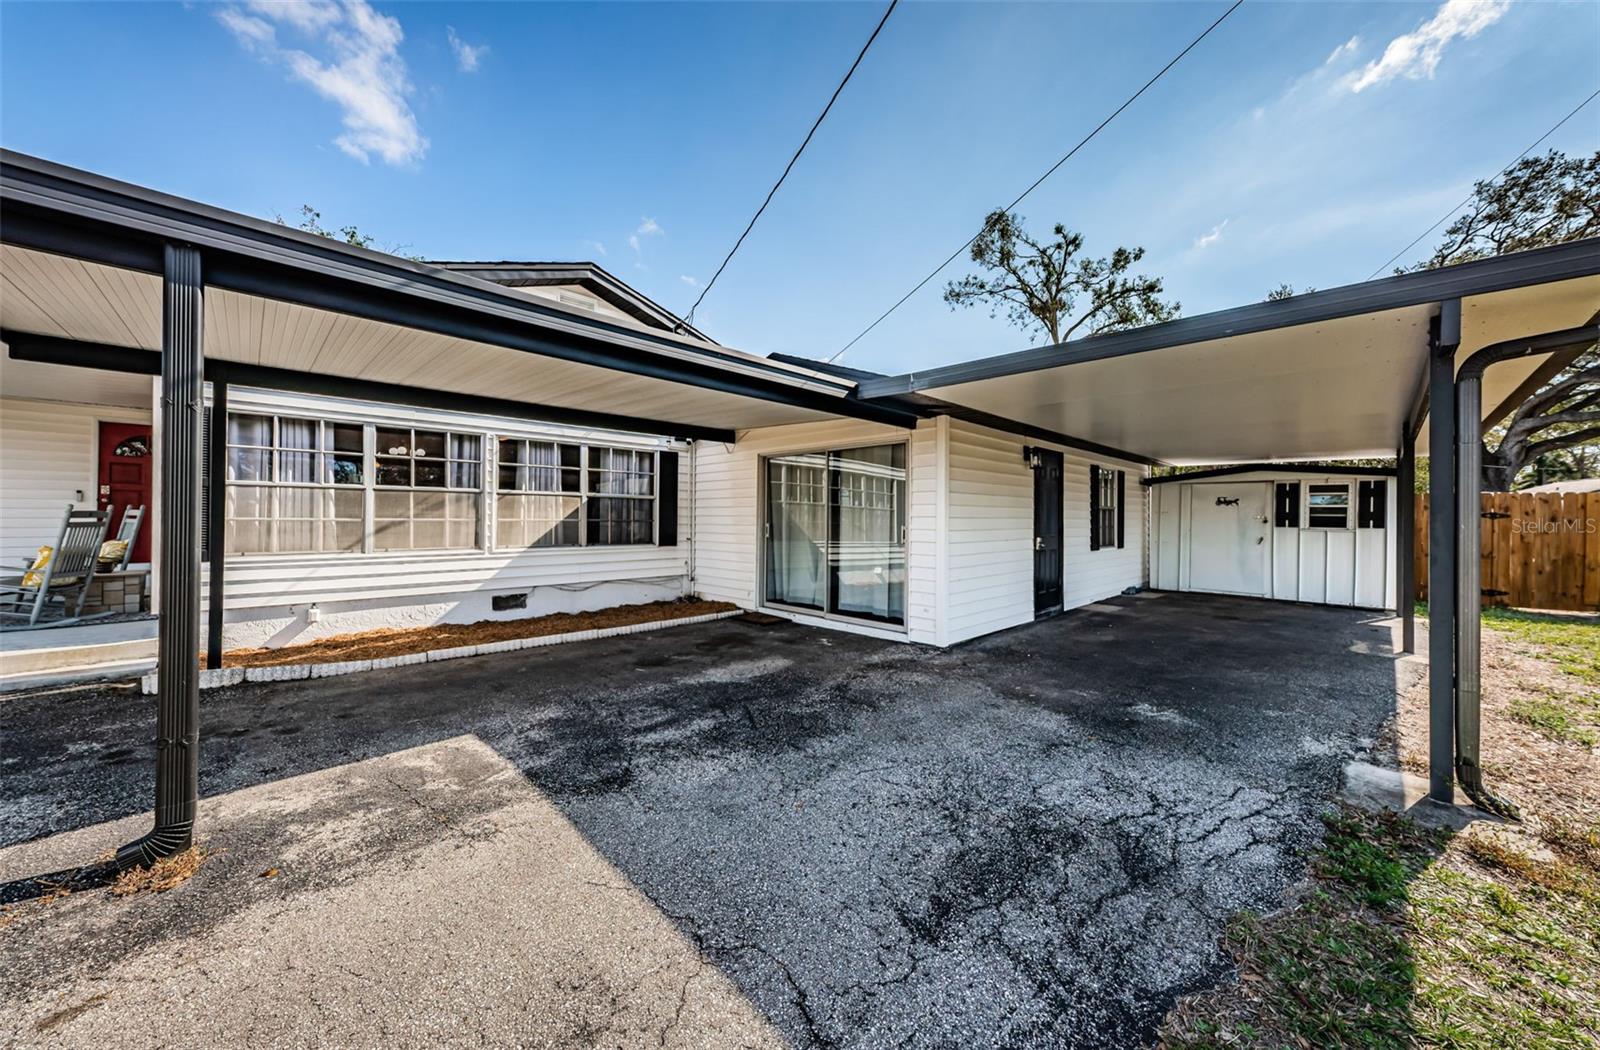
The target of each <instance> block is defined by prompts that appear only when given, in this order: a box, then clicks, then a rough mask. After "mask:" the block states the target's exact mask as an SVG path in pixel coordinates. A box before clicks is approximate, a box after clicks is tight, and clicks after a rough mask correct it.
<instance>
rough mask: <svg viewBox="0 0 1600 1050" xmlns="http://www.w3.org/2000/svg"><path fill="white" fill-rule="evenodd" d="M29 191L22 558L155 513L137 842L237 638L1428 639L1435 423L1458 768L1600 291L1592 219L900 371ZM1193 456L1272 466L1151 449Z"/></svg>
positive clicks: (289, 237)
mask: <svg viewBox="0 0 1600 1050" xmlns="http://www.w3.org/2000/svg"><path fill="white" fill-rule="evenodd" d="M0 206H3V209H4V211H3V218H0V277H3V280H4V287H3V296H0V341H3V343H4V344H5V354H4V357H3V358H0V554H4V555H5V556H6V557H8V558H10V559H18V558H21V557H25V556H27V555H29V554H30V553H32V551H33V550H34V548H36V547H37V546H38V545H40V544H43V543H49V542H51V541H52V539H53V538H54V537H53V534H52V527H53V523H54V522H55V521H59V520H60V515H61V514H62V513H63V512H64V511H65V509H66V507H67V506H68V505H69V504H71V505H80V506H90V505H98V504H101V503H102V502H106V503H111V504H113V505H116V504H120V503H126V502H129V501H130V500H134V499H139V500H146V501H147V503H148V506H149V507H150V508H151V511H152V515H151V519H150V523H149V524H150V527H149V529H148V530H147V532H146V536H147V537H148V539H149V540H150V543H149V545H148V546H149V549H148V551H136V553H135V556H136V557H142V558H148V560H149V563H150V564H151V566H152V574H151V575H152V579H153V580H154V582H155V584H156V588H155V593H154V594H153V595H152V608H153V609H154V610H156V611H157V612H158V613H159V615H160V634H159V657H158V658H159V661H160V686H159V695H158V698H157V705H158V732H157V736H158V745H159V751H158V761H157V781H156V783H157V793H156V800H157V801H156V827H155V830H154V831H153V832H152V833H151V835H150V836H147V837H146V838H145V839H142V840H140V841H139V842H137V843H133V844H130V846H129V847H127V848H126V849H125V850H124V851H123V853H121V854H119V858H122V859H128V858H132V857H135V856H139V857H143V858H144V859H146V860H148V859H149V858H151V857H154V856H159V855H164V854H165V853H168V852H171V851H172V850H173V849H174V848H182V845H185V844H187V842H188V839H189V834H190V828H191V826H192V820H193V816H194V805H195V788H194V784H195V780H194V776H195V764H194V763H195V747H194V746H193V744H194V742H195V741H196V740H197V739H198V738H197V735H196V734H197V725H198V718H199V714H198V711H199V709H198V700H197V696H198V694H197V683H198V673H199V672H198V667H197V661H196V656H195V654H196V651H197V649H198V648H199V646H200V642H201V640H202V637H204V638H205V641H206V643H207V648H208V649H209V650H210V651H211V652H212V653H214V654H215V653H220V650H221V649H222V647H223V645H224V636H226V642H227V643H228V644H259V643H265V644H282V643H286V642H289V641H295V640H303V639H306V638H310V637H315V636H317V635H319V634H326V633H333V632H339V631H346V630H350V629H352V628H360V627H370V626H374V625H380V624H412V623H430V622H438V621H451V620H453V621H459V620H476V619H481V618H486V617H497V616H499V617H512V616H529V615H536V614H538V613H540V612H546V611H550V610H554V609H567V610H578V609H592V608H597V607H601V606H608V605H615V604H618V603H622V602H632V601H638V600H642V599H649V598H657V597H663V596H672V595H683V594H696V595H702V596H704V597H707V598H715V599H725V600H727V601H730V602H733V603H736V604H737V605H739V606H741V607H744V608H748V609H762V610H766V611H769V612H772V613H774V614H777V615H780V616H787V617H791V618H793V619H796V620H801V621H804V622H808V623H815V624H817V625H819V626H822V627H826V628H830V629H838V630H847V631H856V632H866V633H870V634H874V635H878V636H882V637H884V638H889V639H897V640H905V641H910V642H922V643H929V644H934V645H952V644H956V643H959V642H962V641H965V640H967V639H971V638H975V637H978V636H981V635H984V634H987V633H989V632H993V631H997V630H1002V629H1004V628H1007V627H1012V626H1015V625H1018V624H1022V623H1026V622H1028V621H1030V620H1032V619H1034V618H1035V617H1038V616H1049V615H1051V614H1053V613H1056V612H1058V611H1060V610H1062V609H1071V608H1074V607H1077V606H1081V605H1084V604H1086V603H1090V602H1094V601H1096V600H1098V599H1102V598H1105V597H1108V596H1111V595H1115V594H1117V593H1119V592H1121V591H1123V590H1125V589H1127V588H1137V587H1144V586H1151V585H1153V586H1156V587H1165V588H1174V589H1179V590H1194V591H1214V592H1223V593H1236V594H1248V595H1255V596H1258V597H1262V598H1268V599H1287V600H1294V601H1314V602H1332V603H1339V604H1354V605H1372V606H1375V607H1395V608H1398V610H1399V612H1400V614H1401V616H1402V618H1403V620H1404V647H1405V648H1406V649H1407V650H1409V649H1410V648H1411V647H1412V625H1411V610H1412V601H1411V585H1410V581H1411V578H1412V566H1411V559H1412V554H1411V552H1412V549H1413V543H1412V540H1413V532H1414V521H1413V520H1412V515H1411V513H1410V507H1411V501H1410V500H1409V499H1408V498H1401V497H1400V495H1399V494H1401V493H1405V494H1409V492H1410V491H1411V487H1412V476H1413V475H1412V471H1413V467H1414V463H1415V457H1416V455H1417V453H1418V452H1419V451H1421V452H1425V454H1427V455H1428V457H1429V460H1430V466H1431V470H1430V483H1431V485H1432V490H1433V493H1434V501H1433V505H1432V509H1431V518H1430V528H1431V529H1432V530H1434V534H1433V537H1432V542H1431V543H1430V545H1429V557H1430V563H1429V571H1430V593H1431V594H1432V596H1433V608H1432V612H1431V615H1430V620H1431V622H1432V623H1433V624H1434V626H1435V628H1436V630H1435V632H1434V634H1433V636H1432V637H1431V638H1430V651H1431V656H1430V672H1431V681H1432V687H1431V688H1432V708H1433V717H1434V724H1433V732H1432V737H1433V750H1432V753H1431V755H1430V765H1431V772H1432V774H1433V781H1432V790H1433V792H1434V793H1435V795H1436V797H1440V798H1447V797H1449V795H1448V792H1449V790H1450V783H1451V776H1452V749H1451V747H1452V740H1451V736H1452V734H1451V718H1452V711H1453V710H1455V698H1456V696H1457V695H1458V692H1459V695H1460V697H1461V698H1462V706H1463V709H1466V710H1470V711H1471V712H1472V713H1473V714H1474V715H1475V706H1473V705H1475V702H1476V698H1475V694H1474V693H1471V690H1470V689H1469V686H1473V684H1474V683H1475V681H1476V679H1475V670H1476V635H1475V633H1471V630H1475V627H1476V618H1475V617H1462V618H1460V622H1459V623H1458V622H1457V617H1456V616H1455V614H1454V608H1453V605H1452V601H1453V599H1454V592H1455V590H1456V585H1457V583H1458V576H1457V573H1456V560H1455V559H1456V553H1457V551H1458V550H1459V552H1460V556H1461V558H1462V559H1463V562H1462V564H1463V565H1465V566H1468V567H1470V566H1471V565H1474V564H1475V563H1476V553H1475V537H1476V535H1477V530H1475V529H1470V528H1469V529H1462V530H1460V533H1459V535H1457V530H1456V515H1457V511H1456V505H1457V497H1459V503H1460V505H1461V506H1463V507H1466V508H1468V510H1467V511H1466V513H1471V512H1472V511H1473V510H1475V508H1476V507H1477V501H1476V492H1475V491H1474V489H1475V487H1476V474H1475V473H1472V472H1471V469H1470V468H1471V463H1472V458H1471V456H1470V454H1469V453H1470V452H1471V450H1472V449H1474V448H1476V441H1477V430H1478V428H1479V427H1480V426H1482V425H1487V424H1491V423H1493V422H1494V421H1496V420H1498V419H1501V418H1503V417H1504V416H1505V415H1506V414H1507V413H1508V412H1509V411H1510V410H1511V408H1512V407H1514V406H1515V405H1516V404H1518V403H1520V401H1521V400H1522V399H1524V398H1525V397H1526V396H1527V394H1528V393H1529V392H1530V391H1531V390H1532V389H1534V388H1536V387H1537V385H1538V384H1539V383H1540V382H1542V381H1543V379H1544V378H1545V377H1547V376H1548V375H1550V374H1552V373H1553V371H1554V370H1556V369H1559V368H1560V367H1562V366H1563V365H1564V364H1565V363H1566V362H1567V361H1570V360H1571V359H1572V357H1573V356H1574V355H1575V354H1576V353H1578V352H1580V351H1581V350H1582V349H1583V348H1584V347H1586V346H1588V345H1592V344H1593V342H1594V339H1595V336H1596V328H1595V325H1596V321H1597V320H1600V239H1592V240H1587V241H1577V242H1572V243H1569V244H1563V245H1559V246H1554V247H1550V248H1544V249H1539V250H1535V251H1528V252H1522V253H1517V254H1514V255H1507V256H1501V257H1497V258H1491V259H1483V260H1477V261H1474V262H1470V263H1464V264H1461V265H1458V266H1452V267H1447V268H1443V269H1439V270H1433V271H1424V272H1418V273H1411V274H1405V275H1401V276H1395V277H1388V278H1384V279H1382V280H1377V281H1370V282H1366V283H1363V284H1356V285H1349V286H1346V287H1341V288H1332V289H1327V290H1325V291H1318V292H1313V293H1308V294H1305V295H1299V296H1295V297H1293V298H1290V299H1287V300H1282V301H1275V302H1258V303H1253V304H1251V305H1247V306H1241V307H1238V308H1236V309H1232V310H1224V311H1219V312H1216V313H1212V314H1204V315H1199V316H1195V317H1190V318H1184V319H1180V320H1177V321H1172V322H1168V323H1165V324H1160V325H1153V326H1150V327H1147V328H1141V329H1135V330H1132V331H1126V332H1117V333H1112V334H1106V335H1098V336H1091V337H1087V338H1084V339H1079V340H1075V341H1073V342H1069V343H1065V344H1061V345H1059V346H1044V347H1037V348H1033V349H1029V350H1023V351H1020V352H1017V353H1012V354H1004V355H1001V356H998V357H987V358H978V359H975V360H971V361H965V362H961V363H958V364H954V365H948V366H943V367H938V368H932V369H928V370H925V371H918V372H914V373H910V374H907V375H901V376H879V375H874V374H871V373H866V372H860V371H857V370H853V369H849V368H837V367H834V366H830V365H826V364H823V363H821V362H817V361H808V360H805V359H801V358H793V357H782V356H773V357H761V356H757V355H753V354H748V353H744V352H741V351H738V350H734V349H731V348H728V347H724V346H720V345H718V344H717V343H715V342H713V341H711V340H710V339H708V338H707V337H706V336H705V335H703V334H702V333H699V332H697V331H694V330H693V329H690V328H688V327H687V326H685V325H684V324H683V323H682V322H680V321H679V320H678V319H677V318H675V317H673V316H672V314H671V313H670V312H668V311H666V310H664V309H663V308H661V307H660V306H658V305H656V304H654V303H651V302H650V301H649V300H648V299H646V298H644V297H643V296H640V295H639V294H638V293H636V292H634V291H632V290H631V289H628V288H627V287H626V286H625V285H623V284H622V283H621V282H619V281H617V280H616V279H615V278H614V277H612V276H611V275H609V274H606V273H605V272H604V271H602V270H600V269H599V268H597V267H593V266H590V265H587V264H552V263H515V262H509V263H503V262H476V263H417V262H412V261H410V260H405V259H399V258H395V257H392V256H387V255H383V254H380V253H376V252H371V251H367V250H365V249H361V248H355V247H351V246H349V245H344V244H340V243H336V242H333V241H331V240H329V239H327V238H323V237H318V236H314V235H311V234H307V233H304V232H301V231H298V230H292V229H288V228H285V227H283V226H281V225H277V224H273V223H269V222H263V221H260V220H256V219H251V218H248V217H246V216H241V215H238V214H235V213H231V212H226V211H222V210H220V209H216V208H211V207H208V206H206V205H202V204H197V203H195V202H193V201H188V200H184V199H181V198H177V197H173V196H170V195H167V194H162V193H159V192H156V191H153V190H148V189H145V188H142V187H138V186H132V185H129V184H127V183H122V182H117V181H115V180H111V179H106V178H103V177H101V176H98V175H94V174H92V173H89V172H84V171H80V170H76V169H72V168H67V167H63V166H61V165H57V164H53V163H50V162H48V161H43V160H39V159H37V158H32V157H27V156H23V155H20V154H16V153H11V152H6V153H4V154H3V156H0ZM1490 362H1492V363H1493V367H1492V368H1491V369H1489V370H1488V371H1487V372H1486V373H1485V372H1484V371H1483V368H1484V367H1485V366H1486V364H1487V363H1490ZM1458 369H1459V370H1461V372H1460V374H1461V376H1463V377H1464V378H1461V379H1460V380H1459V382H1458ZM1480 376H1481V379H1480V378H1479V377H1480ZM1446 405H1447V406H1451V408H1450V410H1447V411H1432V410H1431V409H1432V408H1433V407H1435V406H1446ZM208 419H209V425H208V423H207V420H208ZM224 420H225V421H226V425H224ZM1458 422H1459V424H1460V425H1459V427H1458ZM142 428H148V430H147V431H146V430H145V429H142ZM1425 428H1426V429H1425ZM1458 449H1460V450H1461V455H1460V456H1459V457H1458V456H1457V450H1458ZM1389 456H1393V457H1395V458H1396V460H1397V463H1398V468H1397V470H1396V472H1395V477H1394V478H1393V479H1392V480H1391V478H1390V477H1389V476H1387V475H1384V474H1374V473H1371V472H1358V473H1356V474H1355V475H1347V474H1344V473H1341V472H1338V471H1336V470H1327V469H1326V468H1319V471H1318V472H1314V473H1310V474H1306V473H1300V472H1295V471H1292V470H1290V469H1288V468H1285V467H1281V466H1275V465H1273V464H1274V463H1283V462H1288V461H1324V460H1337V459H1349V458H1357V457H1362V458H1367V457H1389ZM1458 459H1459V460H1460V462H1461V463H1462V464H1464V466H1463V467H1462V472H1461V473H1460V475H1459V478H1460V482H1459V484H1457V485H1456V487H1455V488H1452V484H1453V483H1455V482H1456V481H1457V478H1458V472H1457V461H1458ZM1197 464H1265V466H1257V467H1255V468H1253V469H1251V470H1250V471H1248V472H1244V471H1233V472H1230V473H1227V474H1213V475H1211V476H1202V475H1200V474H1189V475H1186V476H1181V477H1179V478H1176V479H1172V480H1168V479H1165V478H1163V479H1159V480H1158V479H1154V478H1151V477H1150V476H1149V475H1150V468H1152V467H1156V466H1161V465H1197ZM1146 481H1149V482H1151V483H1150V484H1148V485H1147V484H1145V482H1146ZM1458 490H1459V491H1458ZM1151 497H1153V499H1152V498H1151ZM1147 503H1150V504H1153V509H1152V510H1149V511H1147ZM1460 578H1461V579H1467V580H1470V579H1471V574H1470V571H1469V572H1464V573H1462V574H1461V575H1460ZM1475 597H1476V595H1475V592H1473V593H1466V594H1463V595H1461V596H1460V598H1461V601H1462V603H1463V606H1464V607H1466V608H1469V609H1471V608H1475V605H1473V604H1471V601H1470V600H1471V599H1475ZM1440 624H1456V626H1457V633H1456V637H1455V638H1452V637H1451V633H1452V632H1450V631H1447V630H1443V629H1438V628H1439V625H1440ZM203 628H204V629H203ZM13 637H14V636H13ZM4 641H5V636H0V644H3V643H4ZM1458 671H1459V675H1458ZM1458 682H1462V683H1466V684H1464V685H1460V687H1459V690H1458ZM1475 728H1476V722H1475V720H1466V721H1462V722H1460V723H1459V724H1458V731H1457V736H1458V739H1459V740H1464V741H1467V742H1466V743H1463V744H1461V745H1460V749H1459V753H1457V754H1456V755H1455V758H1454V761H1455V763H1456V768H1457V770H1458V771H1462V770H1471V769H1475V768H1476V736H1475ZM1469 738H1470V739H1469ZM1463 780H1464V782H1467V783H1469V784H1470V783H1472V779H1471V778H1470V777H1469V776H1467V775H1466V774H1465V773H1463Z"/></svg>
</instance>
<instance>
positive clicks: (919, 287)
mask: <svg viewBox="0 0 1600 1050" xmlns="http://www.w3.org/2000/svg"><path fill="white" fill-rule="evenodd" d="M1242 3H1244V0H1234V2H1233V5H1232V6H1231V7H1229V8H1228V9H1227V10H1226V11H1224V12H1222V15H1221V17H1219V18H1218V19H1217V20H1216V21H1215V22H1212V23H1211V24H1210V25H1209V26H1206V29H1205V32H1203V33H1201V34H1200V35H1199V36H1197V37H1195V38H1194V39H1193V40H1191V41H1189V46H1188V47H1186V48H1184V49H1183V50H1182V51H1179V52H1178V53H1177V54H1176V55H1175V56H1173V58H1172V60H1171V61H1170V62H1168V63H1167V64H1166V65H1164V66H1162V67H1161V70H1160V71H1159V72H1158V73H1156V75H1155V76H1153V77H1151V78H1150V79H1149V80H1147V81H1145V82H1144V86H1143V87H1141V88H1140V89H1139V90H1138V91H1135V92H1134V93H1133V94H1131V95H1129V96H1128V98H1127V101H1125V102H1123V103H1122V105H1120V106H1118V107H1117V108H1116V109H1115V110H1113V111H1112V112H1111V115H1110V116H1108V117H1106V119H1104V120H1102V121H1101V122H1100V123H1099V124H1096V125H1095V127H1094V130H1093V131H1091V132H1089V134H1087V135H1085V136H1084V137H1083V138H1082V139H1080V140H1079V142H1078V144H1077V145H1076V146H1073V147H1072V148H1071V149H1069V150H1067V152H1066V154H1065V155H1063V156H1062V158H1061V159H1060V160H1058V161H1056V162H1055V163H1054V164H1052V165H1050V167H1049V168H1048V169H1046V171H1045V173H1044V174H1043V175H1040V176H1039V177H1038V178H1037V179H1034V180H1033V184H1032V185H1031V186H1029V187H1028V188H1027V189H1025V190H1023V191H1022V193H1020V194H1019V195H1018V196H1017V199H1016V200H1014V201H1012V202H1011V203H1010V204H1008V205H1006V206H1005V208H1004V209H1003V210H1004V211H1010V210H1011V209H1012V208H1015V207H1016V206H1017V205H1019V204H1021V203H1022V201H1023V199H1024V198H1026V197H1027V196H1028V194H1030V193H1032V192H1033V191H1034V190H1036V189H1038V188H1039V185H1040V184H1041V183H1043V182H1044V180H1045V179H1048V178H1049V177H1050V176H1052V175H1054V174H1055V173H1056V169H1057V168H1059V167H1061V165H1063V164H1065V163H1066V162H1067V161H1069V160H1071V159H1072V156H1073V154H1075V153H1077V152H1078V151H1079V150H1080V149H1082V148H1083V147H1084V146H1087V145H1088V144H1089V141H1090V140H1091V139H1093V138H1094V137H1095V136H1096V135H1098V134H1100V132H1101V131H1102V130H1103V129H1104V128H1105V126H1106V125H1107V124H1110V123H1111V122H1112V121H1113V120H1116V119H1117V117H1119V116H1120V115H1121V114H1122V111H1123V110H1125V109H1127V108H1128V107H1129V106H1131V105H1133V104H1134V103H1135V102H1137V101H1138V100H1139V96H1141V95H1143V94H1144V93H1145V92H1146V91H1149V90H1150V88H1152V87H1153V86H1155V82H1156V81H1158V80H1160V79H1161V78H1162V77H1164V76H1166V75H1167V71H1168V70H1170V69H1171V68H1172V67H1173V66H1175V65H1177V64H1178V63H1179V62H1181V61H1182V60H1183V56H1185V55H1187V54H1188V53H1189V52H1190V51H1193V50H1194V49H1195V47H1196V46H1197V45H1198V44H1199V43H1200V41H1202V40H1204V39H1205V38H1206V37H1208V36H1210V35H1211V31H1212V30H1213V29H1215V28H1217V27H1218V26H1220V25H1221V24H1222V23H1223V22H1224V21H1226V20H1227V18H1228V16H1229V15H1231V14H1233V13H1234V12H1235V11H1237V10H1238V9H1239V5H1240V4H1242ZM982 232H983V231H982V230H979V231H978V233H975V234H973V235H972V236H971V237H968V238H967V243H965V244H963V245H962V246H961V247H959V248H957V249H956V250H955V251H953V252H951V253H950V256H949V258H947V259H945V261H944V262H942V263H940V264H939V265H938V266H936V267H934V268H933V272H931V273H929V274H928V276H926V277H924V278H923V279H922V280H920V281H918V282H917V283H916V286H915V287H913V288H912V289H911V290H910V291H909V292H907V293H906V294H905V295H902V296H901V297H900V299H899V301H897V302H896V303H895V304H894V305H893V306H891V307H889V309H887V310H885V311H884V312H883V313H882V314H881V315H879V317H878V319H877V320H876V321H873V322H872V323H871V324H869V325H867V327H866V328H863V329H862V330H861V333H860V335H857V336H856V337H855V338H854V339H852V340H850V341H849V342H848V343H846V344H844V345H843V346H841V347H840V348H839V351H838V353H836V354H834V355H833V356H832V357H830V358H828V360H829V361H830V362H832V361H835V360H837V359H838V358H839V355H840V354H843V353H844V352H845V351H846V350H848V349H850V348H851V347H852V346H855V345H856V343H858V342H860V341H861V340H862V338H864V337H865V336H866V335H867V333H868V332H871V331H872V330H873V329H874V328H876V327H878V325H880V324H882V323H883V321H884V319H885V318H887V317H888V316H889V315H890V314H892V313H894V312H895V311H896V310H898V309H900V307H901V306H903V305H905V301H906V300H907V299H910V298H911V297H912V296H913V295H916V294H917V293H918V292H920V291H922V288H923V286H924V285H926V284H927V283H928V282H929V281H931V280H933V279H934V278H935V277H937V276H939V271H940V270H943V269H944V268H945V267H946V266H949V265H950V264H951V263H952V262H955V260H956V258H957V257H958V256H959V255H960V254H961V253H962V252H964V251H966V250H967V249H968V248H970V247H972V242H973V241H975V240H977V239H978V235H979V234H981V233H982Z"/></svg>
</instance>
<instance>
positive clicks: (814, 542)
mask: <svg viewBox="0 0 1600 1050" xmlns="http://www.w3.org/2000/svg"><path fill="white" fill-rule="evenodd" d="M826 486H827V471H826V466H825V461H824V459H823V457H821V456H806V457H794V458H789V459H770V460H768V461H767V529H768V539H767V598H768V600H770V601H774V602H781V603H782V604H784V605H798V606H802V607H804V608H808V609H821V608H822V607H823V605H824V600H825V597H826V596H825V594H824V593H823V589H824V585H825V579H824V576H823V572H822V568H823V545H824V543H825V542H826V537H827V529H828V519H827V513H828V508H827V501H826V494H827V488H826Z"/></svg>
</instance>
